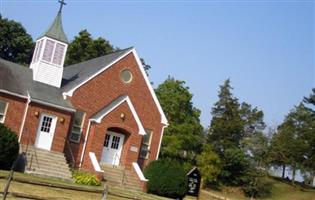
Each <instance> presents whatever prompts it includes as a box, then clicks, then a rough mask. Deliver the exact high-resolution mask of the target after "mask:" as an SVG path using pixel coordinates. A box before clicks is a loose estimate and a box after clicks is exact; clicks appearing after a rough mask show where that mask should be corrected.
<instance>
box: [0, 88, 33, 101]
mask: <svg viewBox="0 0 315 200" xmlns="http://www.w3.org/2000/svg"><path fill="white" fill-rule="evenodd" d="M0 92H2V93H5V94H9V95H12V96H16V97H20V98H23V99H28V97H27V96H24V95H20V94H17V93H14V92H10V91H7V90H3V89H0Z"/></svg>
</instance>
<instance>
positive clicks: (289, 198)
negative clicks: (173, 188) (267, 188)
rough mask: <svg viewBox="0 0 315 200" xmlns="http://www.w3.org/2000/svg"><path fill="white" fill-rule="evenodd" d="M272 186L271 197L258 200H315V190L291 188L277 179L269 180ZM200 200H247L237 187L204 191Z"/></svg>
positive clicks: (299, 187)
mask: <svg viewBox="0 0 315 200" xmlns="http://www.w3.org/2000/svg"><path fill="white" fill-rule="evenodd" d="M269 179H270V181H271V183H272V185H273V189H272V195H271V196H270V197H268V198H258V200H315V189H314V188H313V189H311V188H304V187H301V186H299V185H296V186H292V185H291V184H290V183H288V182H284V181H280V180H279V179H274V178H269ZM201 194H202V195H201V198H200V200H212V199H213V200H217V199H218V198H214V196H219V197H223V199H224V197H226V198H227V200H249V199H250V198H248V197H245V196H244V194H243V192H242V190H241V189H240V188H238V187H226V188H223V190H222V191H216V190H210V189H207V190H204V191H203V192H201Z"/></svg>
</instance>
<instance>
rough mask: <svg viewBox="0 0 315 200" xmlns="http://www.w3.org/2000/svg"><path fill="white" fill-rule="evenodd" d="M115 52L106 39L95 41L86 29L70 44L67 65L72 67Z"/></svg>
mask: <svg viewBox="0 0 315 200" xmlns="http://www.w3.org/2000/svg"><path fill="white" fill-rule="evenodd" d="M113 51H114V48H113V46H112V45H111V44H110V43H109V41H107V40H105V39H104V38H101V37H99V38H97V39H93V38H92V37H91V34H90V33H89V32H88V31H87V30H86V29H85V30H82V31H80V32H79V35H78V36H75V38H74V40H73V41H71V43H70V44H69V47H68V50H67V55H66V61H65V63H66V65H72V64H76V63H79V62H83V61H86V60H89V59H92V58H97V57H100V56H103V55H106V54H108V53H111V52H113Z"/></svg>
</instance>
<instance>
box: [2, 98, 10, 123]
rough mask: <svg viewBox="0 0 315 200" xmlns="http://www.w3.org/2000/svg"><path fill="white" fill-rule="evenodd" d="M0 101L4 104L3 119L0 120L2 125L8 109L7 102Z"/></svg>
mask: <svg viewBox="0 0 315 200" xmlns="http://www.w3.org/2000/svg"><path fill="white" fill-rule="evenodd" d="M0 101H3V102H4V103H5V108H4V112H3V119H2V121H0V123H1V124H4V122H5V118H6V115H7V111H8V107H9V102H7V101H4V100H1V99H0Z"/></svg>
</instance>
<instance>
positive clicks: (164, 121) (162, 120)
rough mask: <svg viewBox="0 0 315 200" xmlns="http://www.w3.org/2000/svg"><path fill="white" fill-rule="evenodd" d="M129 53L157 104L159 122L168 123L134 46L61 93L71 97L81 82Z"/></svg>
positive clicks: (94, 75) (91, 77)
mask: <svg viewBox="0 0 315 200" xmlns="http://www.w3.org/2000/svg"><path fill="white" fill-rule="evenodd" d="M129 53H133V54H134V56H135V58H136V61H137V64H138V67H139V69H140V71H141V73H142V76H143V77H144V80H145V82H146V85H147V87H148V88H149V91H150V93H151V96H152V98H153V100H154V102H155V104H156V106H157V108H158V110H159V112H160V115H161V123H162V124H164V125H166V126H167V125H168V121H167V119H166V116H165V114H164V112H163V109H162V107H161V105H160V103H159V101H158V99H157V97H156V94H155V92H154V90H153V88H152V85H151V83H150V81H149V79H148V76H147V75H146V72H145V70H144V68H143V66H142V63H141V61H140V58H139V56H138V54H137V52H136V50H135V48H132V49H130V50H129V51H127V52H126V53H124V54H123V55H121V56H120V57H118V58H117V59H116V60H114V61H113V62H111V63H109V64H108V65H106V66H104V67H103V68H102V69H101V70H99V71H97V72H96V73H95V74H93V75H92V76H90V77H89V78H87V79H86V80H84V81H82V82H81V83H79V84H78V85H76V86H74V87H73V88H72V89H69V90H68V91H66V92H64V93H63V95H64V97H65V96H70V97H72V95H73V93H74V91H75V90H76V89H78V88H79V87H81V86H82V85H83V84H85V83H86V82H88V81H90V80H91V79H93V78H94V77H96V76H97V75H99V74H100V73H102V72H103V71H105V70H106V69H108V68H109V67H111V66H113V65H114V64H115V63H117V62H118V61H120V60H121V59H122V58H124V57H125V56H127V55H128V54H129Z"/></svg>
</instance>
